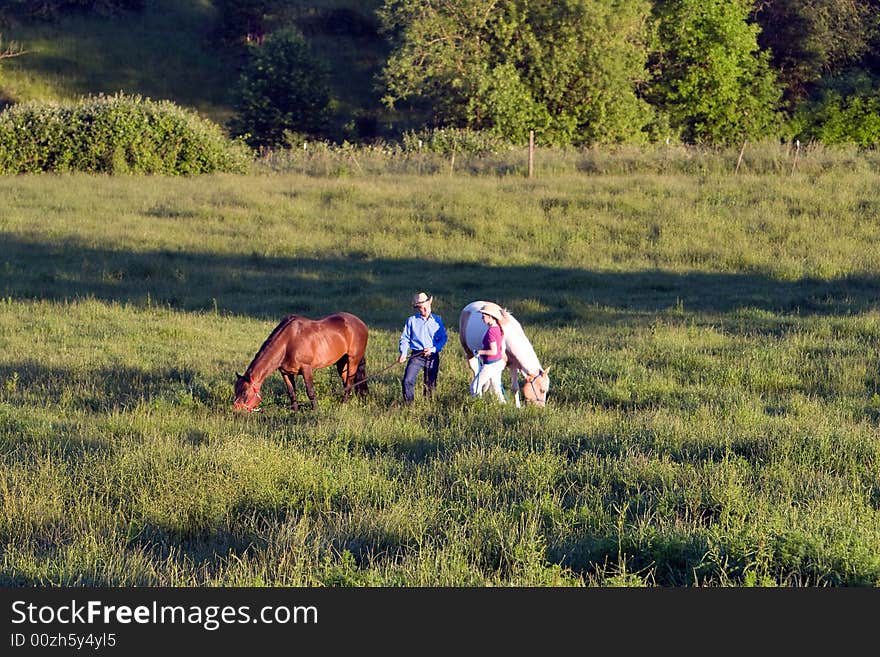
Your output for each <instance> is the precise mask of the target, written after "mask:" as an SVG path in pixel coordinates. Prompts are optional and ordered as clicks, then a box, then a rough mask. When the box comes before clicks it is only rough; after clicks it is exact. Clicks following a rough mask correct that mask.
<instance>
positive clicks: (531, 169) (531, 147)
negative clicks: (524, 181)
mask: <svg viewBox="0 0 880 657" xmlns="http://www.w3.org/2000/svg"><path fill="white" fill-rule="evenodd" d="M534 168H535V131H534V130H529V178H531V177H532V173H533V172H534Z"/></svg>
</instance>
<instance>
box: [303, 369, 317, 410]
mask: <svg viewBox="0 0 880 657" xmlns="http://www.w3.org/2000/svg"><path fill="white" fill-rule="evenodd" d="M300 371H301V372H302V377H303V381H304V382H305V384H306V394H307V395H308V396H309V401H310V402H312V410H315V409H317V408H318V402H316V401H315V382H314V381H313V380H312V368H311V367H306V366H305V365H303V367H302V370H300Z"/></svg>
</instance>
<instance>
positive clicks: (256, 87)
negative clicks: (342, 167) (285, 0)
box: [230, 28, 330, 147]
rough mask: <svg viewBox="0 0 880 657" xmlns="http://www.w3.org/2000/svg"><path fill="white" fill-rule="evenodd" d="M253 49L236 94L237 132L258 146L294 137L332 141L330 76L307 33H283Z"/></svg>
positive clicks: (234, 128)
mask: <svg viewBox="0 0 880 657" xmlns="http://www.w3.org/2000/svg"><path fill="white" fill-rule="evenodd" d="M251 48H252V50H251V57H250V60H249V62H248V64H247V65H246V66H245V70H244V72H243V73H242V76H241V78H240V80H239V84H238V88H237V90H236V101H235V109H236V116H235V118H233V120H232V121H230V129H231V131H232V133H233V134H235V135H241V136H243V137H244V138H245V139H246V140H247V142H248V143H249V144H250V145H251V146H254V147H275V146H278V145H281V144H283V143H284V141H285V134H286V133H288V132H290V133H298V134H304V135H309V136H310V137H323V136H326V134H325V133H326V130H327V126H328V118H329V112H330V88H329V86H328V74H327V70H326V68H325V67H324V65H323V64H322V63H321V62H320V61H319V60H317V59H316V58H315V57H314V55H312V54H311V52H310V51H309V47H308V44H306V42H305V40H304V38H303V36H302V34H300V33H299V32H297V31H296V30H294V29H292V28H290V29H285V30H280V31H278V32H273V33H272V34H271V35H269V36H268V37H267V38H266V40H265V41H264V42H263V44H262V45H260V46H251Z"/></svg>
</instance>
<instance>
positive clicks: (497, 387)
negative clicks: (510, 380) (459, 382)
mask: <svg viewBox="0 0 880 657" xmlns="http://www.w3.org/2000/svg"><path fill="white" fill-rule="evenodd" d="M506 365H507V362H506V361H505V360H504V359H503V358H502V359H501V360H497V361H495V362H494V363H488V364H485V363H481V364H480V366H479V367H480V369H479V371H478V372H477V374H476V375H475V376H474V380H473V381H471V396H473V397H482V396H483V393H484V392H485V391H486V390H488V389H489V386H491V387H492V391H493V392H494V393H495V396H496V397H498V400H499V401H500V402H501V403H502V404H506V403H507V400H506V399H505V398H504V392H503V391H502V390H501V375H502V374H504V368H505V366H506Z"/></svg>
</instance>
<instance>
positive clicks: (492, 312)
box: [480, 301, 503, 322]
mask: <svg viewBox="0 0 880 657" xmlns="http://www.w3.org/2000/svg"><path fill="white" fill-rule="evenodd" d="M480 312H481V313H483V314H484V315H489V317H494V318H495V319H497V320H498V321H499V322H500V321H501V317H502V315H503V313H502V310H501V306H499V305H498V304H497V303H492V302H491V301H487V302H486V303H484V304H483V307H482V308H480Z"/></svg>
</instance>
